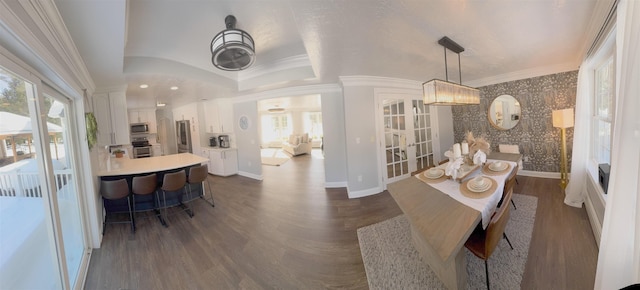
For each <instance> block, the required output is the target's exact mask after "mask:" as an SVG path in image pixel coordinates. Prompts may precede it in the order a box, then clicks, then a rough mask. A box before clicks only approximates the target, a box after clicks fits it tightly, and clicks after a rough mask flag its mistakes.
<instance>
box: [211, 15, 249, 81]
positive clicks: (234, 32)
mask: <svg viewBox="0 0 640 290" xmlns="http://www.w3.org/2000/svg"><path fill="white" fill-rule="evenodd" d="M235 23H236V19H235V17H234V16H233V15H229V16H227V17H226V18H225V24H226V26H227V29H225V30H223V31H221V32H220V33H218V34H217V35H216V36H215V37H214V38H213V40H211V55H212V56H211V62H212V63H213V65H214V66H215V67H217V68H219V69H221V70H227V71H239V70H243V69H246V68H248V67H249V66H251V65H252V64H253V63H254V62H255V60H256V53H255V44H254V42H253V38H252V37H251V35H249V33H247V32H245V31H243V30H240V29H236V28H235Z"/></svg>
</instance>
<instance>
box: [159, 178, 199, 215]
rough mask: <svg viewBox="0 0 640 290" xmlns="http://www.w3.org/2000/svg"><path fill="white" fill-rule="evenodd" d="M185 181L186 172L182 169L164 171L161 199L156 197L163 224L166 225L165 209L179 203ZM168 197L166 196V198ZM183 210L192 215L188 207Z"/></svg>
mask: <svg viewBox="0 0 640 290" xmlns="http://www.w3.org/2000/svg"><path fill="white" fill-rule="evenodd" d="M186 183H187V174H186V173H185V171H184V170H180V171H177V172H173V173H165V174H164V177H163V179H162V187H160V189H161V191H162V200H160V199H159V197H158V205H159V206H158V209H159V210H161V211H162V213H163V214H162V219H163V220H164V221H165V224H164V226H165V227H167V226H168V225H167V224H166V220H167V209H168V208H169V207H172V206H176V205H181V203H182V196H183V195H184V194H185V193H184V189H185V185H186ZM167 197H168V198H167ZM185 211H187V213H188V214H189V216H192V213H191V212H190V209H189V208H186V209H185Z"/></svg>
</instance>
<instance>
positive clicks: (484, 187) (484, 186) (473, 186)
mask: <svg viewBox="0 0 640 290" xmlns="http://www.w3.org/2000/svg"><path fill="white" fill-rule="evenodd" d="M483 180H484V182H483V184H482V185H478V184H477V183H475V182H474V181H473V180H471V181H469V182H467V189H469V190H471V191H473V192H483V191H485V190H487V189H489V187H491V181H490V180H487V179H486V178H483Z"/></svg>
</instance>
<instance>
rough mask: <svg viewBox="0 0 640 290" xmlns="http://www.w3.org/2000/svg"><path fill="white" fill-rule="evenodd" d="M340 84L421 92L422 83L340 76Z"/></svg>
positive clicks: (385, 78) (394, 79)
mask: <svg viewBox="0 0 640 290" xmlns="http://www.w3.org/2000/svg"><path fill="white" fill-rule="evenodd" d="M340 82H341V83H342V85H343V86H345V87H386V88H400V89H414V90H422V82H419V81H414V80H406V79H398V78H389V77H376V76H341V77H340Z"/></svg>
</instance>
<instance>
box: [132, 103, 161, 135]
mask: <svg viewBox="0 0 640 290" xmlns="http://www.w3.org/2000/svg"><path fill="white" fill-rule="evenodd" d="M129 123H130V124H133V123H147V124H148V125H149V134H156V133H158V125H157V122H156V110H155V109H137V110H129Z"/></svg>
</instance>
